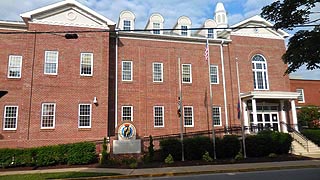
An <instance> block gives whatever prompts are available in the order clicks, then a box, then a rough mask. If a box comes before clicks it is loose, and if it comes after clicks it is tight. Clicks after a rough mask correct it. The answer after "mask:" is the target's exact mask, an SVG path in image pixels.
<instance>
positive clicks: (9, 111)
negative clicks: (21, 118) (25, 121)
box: [3, 106, 18, 130]
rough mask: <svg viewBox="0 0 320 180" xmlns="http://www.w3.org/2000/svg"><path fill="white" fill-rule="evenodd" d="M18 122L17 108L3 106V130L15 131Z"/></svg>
mask: <svg viewBox="0 0 320 180" xmlns="http://www.w3.org/2000/svg"><path fill="white" fill-rule="evenodd" d="M17 122H18V106H5V109H4V121H3V130H16V129H17Z"/></svg>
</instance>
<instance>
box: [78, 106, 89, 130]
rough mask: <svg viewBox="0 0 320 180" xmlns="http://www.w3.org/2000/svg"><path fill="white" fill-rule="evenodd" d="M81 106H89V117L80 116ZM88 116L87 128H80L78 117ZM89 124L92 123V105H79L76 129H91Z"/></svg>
mask: <svg viewBox="0 0 320 180" xmlns="http://www.w3.org/2000/svg"><path fill="white" fill-rule="evenodd" d="M81 106H89V107H90V114H89V115H81V113H80V110H81V108H80V107H81ZM88 116H89V124H90V125H89V126H80V117H88ZM91 123H92V105H91V104H84V103H83V104H79V107H78V128H79V129H81V128H91Z"/></svg>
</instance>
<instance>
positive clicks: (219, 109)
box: [212, 106, 222, 126]
mask: <svg viewBox="0 0 320 180" xmlns="http://www.w3.org/2000/svg"><path fill="white" fill-rule="evenodd" d="M214 109H218V111H219V124H215V121H214V118H215V117H214V116H217V115H216V114H214V112H215V111H214ZM212 120H213V122H212V123H214V126H222V120H221V107H219V106H212Z"/></svg>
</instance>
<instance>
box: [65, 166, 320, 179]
mask: <svg viewBox="0 0 320 180" xmlns="http://www.w3.org/2000/svg"><path fill="white" fill-rule="evenodd" d="M303 168H320V165H305V166H299V165H297V166H282V167H261V168H245V169H221V170H203V171H190V172H168V173H155V174H134V175H116V176H99V177H85V178H66V179H65V180H92V179H129V178H148V177H164V176H168V177H170V176H171V177H172V176H184V175H200V174H217V173H236V172H254V171H270V170H285V169H303ZM60 180H61V179H60Z"/></svg>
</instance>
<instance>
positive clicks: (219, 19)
mask: <svg viewBox="0 0 320 180" xmlns="http://www.w3.org/2000/svg"><path fill="white" fill-rule="evenodd" d="M214 20H215V21H216V23H217V25H218V28H227V27H228V17H227V11H226V9H225V8H224V5H223V3H221V2H219V3H217V6H216V10H215V11H214Z"/></svg>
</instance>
